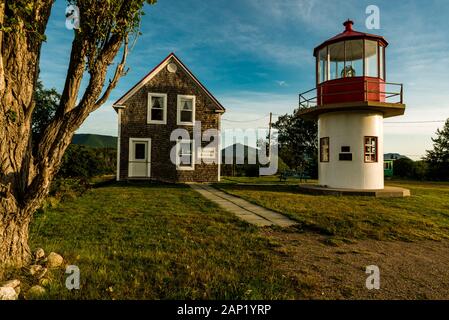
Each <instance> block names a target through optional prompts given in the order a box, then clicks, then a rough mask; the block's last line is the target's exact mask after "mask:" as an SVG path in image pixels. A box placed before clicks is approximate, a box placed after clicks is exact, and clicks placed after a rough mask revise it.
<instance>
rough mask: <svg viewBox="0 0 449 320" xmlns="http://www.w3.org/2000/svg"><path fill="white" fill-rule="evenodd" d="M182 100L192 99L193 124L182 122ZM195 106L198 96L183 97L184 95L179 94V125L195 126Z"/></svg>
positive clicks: (177, 117)
mask: <svg viewBox="0 0 449 320" xmlns="http://www.w3.org/2000/svg"><path fill="white" fill-rule="evenodd" d="M181 99H191V100H192V122H184V121H181V108H182V106H181ZM195 105H196V96H189V95H182V94H178V99H177V107H176V109H177V112H176V113H177V116H176V119H177V124H178V125H181V126H193V125H194V124H195Z"/></svg>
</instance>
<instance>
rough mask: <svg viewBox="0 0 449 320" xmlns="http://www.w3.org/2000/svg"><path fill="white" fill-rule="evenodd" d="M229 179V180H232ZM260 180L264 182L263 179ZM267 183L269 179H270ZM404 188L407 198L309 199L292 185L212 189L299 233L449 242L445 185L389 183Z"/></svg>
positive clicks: (225, 185) (229, 185) (448, 201)
mask: <svg viewBox="0 0 449 320" xmlns="http://www.w3.org/2000/svg"><path fill="white" fill-rule="evenodd" d="M232 179H234V178H232ZM264 179H266V178H264ZM271 179H273V178H271ZM388 184H390V185H395V186H400V187H405V188H409V189H410V190H411V192H412V196H411V197H410V198H389V199H382V198H372V197H338V196H315V195H306V194H302V193H300V192H299V190H298V189H297V188H296V187H295V186H294V185H285V186H282V185H276V186H269V185H268V186H267V185H260V186H257V185H251V186H244V185H238V184H235V183H234V184H233V183H229V181H228V183H223V184H219V185H217V186H218V187H219V188H221V189H222V190H224V191H226V192H228V193H230V194H233V195H236V196H239V197H242V198H244V199H246V200H249V201H251V202H253V203H256V204H259V205H261V206H264V207H266V208H270V209H273V210H275V211H278V212H281V213H284V214H286V215H288V216H289V217H291V218H293V219H295V220H297V221H298V222H300V225H301V226H302V228H303V229H305V230H312V231H315V232H318V233H321V234H325V235H330V236H334V237H336V238H345V239H367V238H371V239H376V240H406V241H414V240H422V239H432V240H440V239H448V238H449V184H448V183H429V182H407V181H390V182H389V183H388Z"/></svg>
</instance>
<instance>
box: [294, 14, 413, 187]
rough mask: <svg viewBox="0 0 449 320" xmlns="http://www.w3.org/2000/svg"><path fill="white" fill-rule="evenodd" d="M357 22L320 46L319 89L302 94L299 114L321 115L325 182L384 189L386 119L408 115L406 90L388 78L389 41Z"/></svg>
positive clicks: (321, 168)
mask: <svg viewBox="0 0 449 320" xmlns="http://www.w3.org/2000/svg"><path fill="white" fill-rule="evenodd" d="M353 24H354V23H353V22H352V21H351V20H348V21H346V22H345V23H344V24H343V25H344V26H345V30H344V32H342V33H340V34H338V35H336V36H335V37H333V38H330V39H329V40H327V41H325V42H323V43H322V44H320V45H319V46H318V47H316V48H315V50H314V56H315V58H316V88H315V89H312V90H309V91H307V92H305V93H302V94H300V110H299V115H300V116H301V117H302V118H306V119H315V120H316V119H317V120H318V138H319V155H318V162H319V165H318V175H319V184H320V185H321V186H323V187H328V188H340V189H357V190H380V189H384V168H383V166H384V164H383V144H384V138H383V120H384V118H389V117H394V116H400V115H403V114H404V111H405V105H404V104H403V90H402V84H397V83H388V82H386V76H387V74H386V68H385V65H386V63H385V61H386V60H385V50H386V48H387V46H388V42H387V41H386V40H385V39H384V38H383V37H381V36H378V35H373V34H367V33H362V32H357V31H355V30H354V29H353Z"/></svg>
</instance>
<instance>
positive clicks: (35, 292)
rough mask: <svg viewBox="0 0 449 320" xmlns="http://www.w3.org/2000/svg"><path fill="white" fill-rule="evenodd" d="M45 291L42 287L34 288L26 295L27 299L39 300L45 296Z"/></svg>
mask: <svg viewBox="0 0 449 320" xmlns="http://www.w3.org/2000/svg"><path fill="white" fill-rule="evenodd" d="M45 292H46V291H45V289H44V288H43V287H41V286H38V285H36V286H32V287H31V288H30V290H28V292H27V293H26V295H25V298H26V299H38V298H41V297H42V296H43V295H44V294H45Z"/></svg>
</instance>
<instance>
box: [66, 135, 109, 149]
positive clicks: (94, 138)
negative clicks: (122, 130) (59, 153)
mask: <svg viewBox="0 0 449 320" xmlns="http://www.w3.org/2000/svg"><path fill="white" fill-rule="evenodd" d="M72 143H73V144H81V145H84V146H88V147H91V148H112V149H116V148H117V137H112V136H102V135H99V134H85V133H81V134H75V135H74V136H73V140H72Z"/></svg>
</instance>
